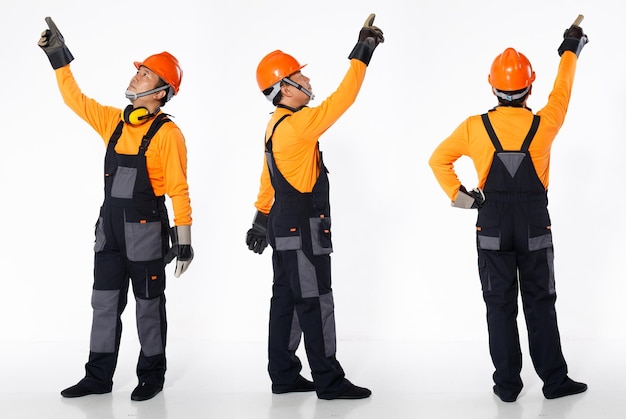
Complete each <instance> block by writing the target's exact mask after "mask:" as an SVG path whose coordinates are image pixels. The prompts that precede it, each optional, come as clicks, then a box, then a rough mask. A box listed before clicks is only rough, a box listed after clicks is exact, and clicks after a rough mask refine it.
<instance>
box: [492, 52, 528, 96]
mask: <svg viewBox="0 0 626 419" xmlns="http://www.w3.org/2000/svg"><path fill="white" fill-rule="evenodd" d="M488 80H489V84H490V85H491V87H493V92H494V93H495V94H496V96H498V97H500V98H503V99H506V100H509V101H510V100H515V99H519V98H520V97H523V96H524V95H525V94H526V93H527V92H528V91H529V90H530V86H531V85H532V83H533V81H535V72H534V71H533V68H532V66H531V65H530V61H528V58H526V56H525V55H524V54H522V53H520V52H518V51H516V50H515V49H513V48H507V49H505V50H504V52H502V54H500V55H498V56H497V57H496V59H495V60H493V63H492V64H491V71H490V73H489V77H488ZM518 90H521V92H519V93H516V94H514V95H510V94H504V93H502V92H515V91H518Z"/></svg>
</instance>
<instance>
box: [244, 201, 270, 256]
mask: <svg viewBox="0 0 626 419" xmlns="http://www.w3.org/2000/svg"><path fill="white" fill-rule="evenodd" d="M246 245H247V246H248V249H250V250H252V251H253V252H254V253H258V254H259V255H260V254H262V253H263V251H264V250H265V248H266V247H267V215H265V214H263V213H262V212H259V211H257V212H256V213H255V214H254V220H253V221H252V228H251V229H250V230H248V232H247V233H246Z"/></svg>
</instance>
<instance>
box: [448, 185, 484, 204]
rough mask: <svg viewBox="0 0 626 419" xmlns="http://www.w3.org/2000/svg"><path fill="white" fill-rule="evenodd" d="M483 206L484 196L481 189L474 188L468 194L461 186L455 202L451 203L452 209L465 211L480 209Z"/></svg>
mask: <svg viewBox="0 0 626 419" xmlns="http://www.w3.org/2000/svg"><path fill="white" fill-rule="evenodd" d="M484 204H485V194H484V193H483V191H482V190H481V189H478V188H474V189H472V190H471V191H469V192H468V191H467V189H465V186H463V185H461V187H460V188H459V193H458V194H457V196H456V200H454V201H453V202H452V206H453V207H456V208H465V209H475V208H481V207H482V206H483V205H484Z"/></svg>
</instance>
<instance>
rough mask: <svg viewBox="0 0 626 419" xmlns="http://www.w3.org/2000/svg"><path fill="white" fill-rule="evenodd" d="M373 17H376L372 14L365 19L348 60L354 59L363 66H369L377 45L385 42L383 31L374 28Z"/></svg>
mask: <svg viewBox="0 0 626 419" xmlns="http://www.w3.org/2000/svg"><path fill="white" fill-rule="evenodd" d="M375 17H376V15H375V14H374V13H372V14H370V15H369V16H368V17H367V19H365V23H364V24H363V27H362V28H361V31H360V32H359V40H358V41H357V43H356V45H355V46H354V48H353V49H352V52H350V55H349V56H348V58H350V59H352V58H356V59H357V60H359V61H362V62H364V63H365V65H369V63H370V60H371V59H372V54H374V50H375V49H376V47H377V46H378V44H380V43H381V42H385V37H384V36H383V31H382V30H381V29H380V28H378V27H377V26H374V18H375Z"/></svg>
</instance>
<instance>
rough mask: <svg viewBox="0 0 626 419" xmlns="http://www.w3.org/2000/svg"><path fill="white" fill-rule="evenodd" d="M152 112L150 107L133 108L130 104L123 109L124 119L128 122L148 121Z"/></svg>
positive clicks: (135, 123) (137, 123)
mask: <svg viewBox="0 0 626 419" xmlns="http://www.w3.org/2000/svg"><path fill="white" fill-rule="evenodd" d="M151 116H152V114H151V113H150V111H149V110H148V108H144V107H143V106H140V107H139V108H133V105H128V106H127V107H126V108H125V109H124V110H123V111H122V120H123V121H124V122H126V123H127V124H131V125H141V124H143V123H144V122H146V121H147V120H148V119H149V118H150V117H151Z"/></svg>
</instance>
